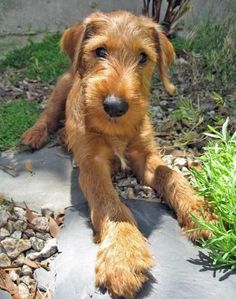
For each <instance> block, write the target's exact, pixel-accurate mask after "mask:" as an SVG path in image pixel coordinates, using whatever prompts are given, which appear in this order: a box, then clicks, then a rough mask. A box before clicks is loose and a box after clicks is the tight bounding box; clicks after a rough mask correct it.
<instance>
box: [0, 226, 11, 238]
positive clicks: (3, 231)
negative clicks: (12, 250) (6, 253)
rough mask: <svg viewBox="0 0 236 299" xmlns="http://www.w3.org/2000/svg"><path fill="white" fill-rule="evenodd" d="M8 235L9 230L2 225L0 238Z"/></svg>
mask: <svg viewBox="0 0 236 299" xmlns="http://www.w3.org/2000/svg"><path fill="white" fill-rule="evenodd" d="M9 236H10V232H9V231H8V230H7V229H6V228H4V227H2V228H0V240H3V239H4V238H6V237H9Z"/></svg>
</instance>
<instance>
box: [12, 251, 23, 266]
mask: <svg viewBox="0 0 236 299" xmlns="http://www.w3.org/2000/svg"><path fill="white" fill-rule="evenodd" d="M24 258H25V255H24V253H21V254H20V255H18V257H17V258H16V259H14V261H13V262H12V264H13V265H15V266H21V265H22V261H23V260H24Z"/></svg>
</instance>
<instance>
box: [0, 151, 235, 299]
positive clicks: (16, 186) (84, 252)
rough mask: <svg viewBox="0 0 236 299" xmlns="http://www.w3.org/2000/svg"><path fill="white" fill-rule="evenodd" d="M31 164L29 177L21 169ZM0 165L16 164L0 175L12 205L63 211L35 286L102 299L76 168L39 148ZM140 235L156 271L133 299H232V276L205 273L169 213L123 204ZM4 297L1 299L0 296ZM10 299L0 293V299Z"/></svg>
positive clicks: (201, 258) (57, 294)
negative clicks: (54, 245) (46, 266)
mask: <svg viewBox="0 0 236 299" xmlns="http://www.w3.org/2000/svg"><path fill="white" fill-rule="evenodd" d="M27 159H31V160H32V162H33V170H34V172H35V174H34V175H31V174H30V173H29V172H28V171H26V170H25V168H24V163H25V161H26V160H27ZM0 163H1V164H2V163H8V165H9V164H11V165H13V164H12V163H14V165H16V169H17V173H18V176H17V177H15V178H14V177H12V176H10V175H8V174H6V173H4V172H3V171H1V170H0V192H1V193H6V194H7V195H8V196H10V197H12V198H13V199H14V200H15V201H17V202H19V201H23V200H25V201H26V202H27V204H28V205H29V207H30V208H32V207H33V208H36V209H37V210H39V209H40V208H41V207H42V205H45V204H49V203H50V204H51V206H52V207H53V208H55V209H57V208H60V207H68V206H71V205H72V206H73V207H70V208H68V209H67V211H66V217H65V226H64V228H63V229H62V231H61V233H60V235H59V237H58V246H59V250H60V252H61V253H60V254H59V255H58V257H57V258H56V259H55V260H54V261H53V262H52V264H51V272H49V273H45V271H43V270H42V271H38V273H37V274H36V276H37V279H38V281H39V284H40V286H42V287H43V286H45V287H47V286H49V287H50V288H51V289H53V290H54V295H53V298H54V299H88V298H94V299H99V298H102V299H108V298H110V296H109V295H108V294H107V293H104V294H103V293H101V292H100V291H99V290H97V289H95V287H94V280H95V276H94V265H95V259H96V252H97V249H98V245H95V244H94V243H93V241H92V235H93V233H92V228H91V225H90V221H89V214H88V207H87V203H86V202H85V200H84V199H83V196H82V194H81V191H80V190H79V188H78V184H77V169H73V168H72V166H71V160H70V156H69V155H67V154H66V153H65V152H64V151H63V150H62V149H61V148H58V147H56V148H51V149H48V148H44V149H42V150H41V151H38V152H35V153H34V154H31V153H21V154H17V153H11V155H10V154H9V153H7V154H6V153H5V154H4V155H3V157H2V158H1V161H0ZM125 203H126V204H127V205H128V206H129V207H130V209H131V210H132V212H133V214H134V216H135V218H136V220H137V222H138V224H139V228H140V230H141V231H142V232H143V234H144V235H145V236H146V237H147V238H148V240H149V242H150V245H151V248H152V252H153V254H154V256H155V260H156V263H157V264H156V267H155V268H154V269H153V270H152V272H151V282H149V283H147V284H146V285H145V286H144V288H143V290H142V291H141V292H140V294H139V295H138V296H137V299H144V298H148V299H170V298H175V299H189V298H191V299H211V298H214V299H234V298H236V275H235V274H236V273H235V272H234V273H231V272H229V271H228V272H224V271H223V270H222V271H217V272H214V271H213V270H211V268H210V266H209V264H208V261H207V258H206V256H205V254H206V252H204V251H203V250H202V249H201V248H199V247H197V246H194V245H193V244H192V243H191V242H190V241H188V240H187V239H186V238H185V237H184V236H182V235H181V230H180V228H179V226H178V224H177V222H176V220H175V218H174V215H173V213H172V212H171V211H170V210H169V209H168V208H167V207H166V206H165V205H162V204H157V203H150V202H144V201H131V200H130V201H126V202H125ZM4 296H5V297H4ZM6 296H7V297H6ZM7 298H10V297H9V296H8V295H6V293H5V292H2V291H0V299H7Z"/></svg>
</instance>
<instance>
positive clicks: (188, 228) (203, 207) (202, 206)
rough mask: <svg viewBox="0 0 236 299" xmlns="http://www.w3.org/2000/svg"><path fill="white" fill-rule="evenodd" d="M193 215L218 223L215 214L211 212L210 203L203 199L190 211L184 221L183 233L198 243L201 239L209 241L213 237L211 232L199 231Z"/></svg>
mask: <svg viewBox="0 0 236 299" xmlns="http://www.w3.org/2000/svg"><path fill="white" fill-rule="evenodd" d="M191 214H192V215H193V216H194V217H196V218H198V219H203V220H207V221H210V222H216V221H217V220H218V218H217V216H216V215H215V214H214V213H212V212H211V211H210V207H209V205H208V203H207V202H206V201H204V200H203V199H200V200H198V201H197V203H196V204H195V205H194V206H193V207H192V208H191V210H190V211H189V214H188V216H187V217H185V219H182V224H183V229H182V231H183V233H184V234H185V235H186V236H187V237H188V238H189V239H190V240H192V241H196V240H198V239H200V238H203V239H205V240H207V239H209V238H210V237H211V236H212V233H211V231H210V230H202V229H197V227H198V226H197V224H196V223H195V222H194V221H193V219H192V217H191Z"/></svg>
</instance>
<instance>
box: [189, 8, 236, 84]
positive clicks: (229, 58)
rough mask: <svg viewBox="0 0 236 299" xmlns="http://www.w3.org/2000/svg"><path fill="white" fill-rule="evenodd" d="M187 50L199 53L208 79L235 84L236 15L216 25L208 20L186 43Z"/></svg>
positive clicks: (201, 64)
mask: <svg viewBox="0 0 236 299" xmlns="http://www.w3.org/2000/svg"><path fill="white" fill-rule="evenodd" d="M184 47H185V49H187V50H188V51H192V52H195V53H197V54H198V55H197V56H198V64H199V66H200V67H201V69H202V70H203V72H204V73H205V77H206V79H208V80H209V81H212V82H214V80H215V79H220V80H221V81H222V82H224V83H234V80H235V78H236V64H235V59H236V13H233V14H231V15H229V16H227V17H226V18H225V19H223V20H222V21H221V22H220V23H219V24H214V23H213V20H212V19H210V18H208V20H207V21H206V22H203V23H201V24H200V25H198V26H197V27H196V28H195V29H194V30H193V34H191V35H190V36H189V37H188V38H187V39H186V42H185V45H184Z"/></svg>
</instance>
